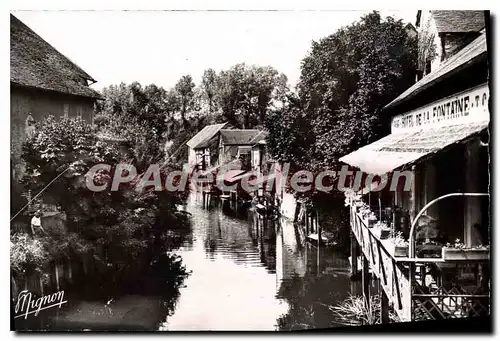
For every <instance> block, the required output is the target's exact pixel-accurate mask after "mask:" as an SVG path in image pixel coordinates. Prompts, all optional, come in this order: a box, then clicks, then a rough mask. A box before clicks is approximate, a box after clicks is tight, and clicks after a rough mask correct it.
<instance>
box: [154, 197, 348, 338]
mask: <svg viewBox="0 0 500 341" xmlns="http://www.w3.org/2000/svg"><path fill="white" fill-rule="evenodd" d="M201 206H202V205H201V198H200V197H195V196H192V197H191V198H190V200H189V203H188V205H187V208H186V209H187V211H189V212H190V213H191V214H192V218H191V219H192V232H191V236H190V238H187V241H186V242H185V243H184V245H183V246H182V247H181V248H180V249H179V250H178V252H176V253H178V254H179V255H180V256H181V257H182V259H183V263H184V265H185V266H186V268H187V270H188V271H191V274H190V276H189V277H188V278H187V279H186V280H185V282H184V287H183V288H181V289H180V296H179V299H178V301H177V302H176V305H175V310H174V312H173V314H172V316H170V317H168V318H167V320H166V322H165V323H163V324H162V325H161V327H160V330H281V329H286V330H288V329H309V328H325V327H332V326H335V325H336V324H335V323H333V322H332V314H331V312H330V311H329V310H328V305H331V304H335V303H338V302H340V301H342V300H343V299H345V298H346V297H347V296H348V294H349V290H350V281H349V264H348V262H347V260H346V259H345V257H344V256H342V255H341V254H340V253H339V252H336V251H335V250H334V249H332V248H329V247H323V246H322V247H321V248H320V249H319V252H318V248H317V246H315V245H311V244H310V243H308V242H305V241H304V240H303V239H304V238H303V236H301V234H300V233H299V231H298V229H297V228H295V227H294V226H293V224H290V223H286V222H285V221H284V220H282V221H281V222H272V221H269V222H264V221H263V220H262V219H258V218H257V215H256V214H252V212H249V213H248V214H246V217H245V214H243V217H241V216H239V217H236V215H238V214H236V213H235V208H233V209H231V208H228V207H227V206H225V207H221V206H222V204H221V203H220V202H216V203H215V205H213V207H210V208H208V209H205V208H202V207H201ZM311 315H312V316H311Z"/></svg>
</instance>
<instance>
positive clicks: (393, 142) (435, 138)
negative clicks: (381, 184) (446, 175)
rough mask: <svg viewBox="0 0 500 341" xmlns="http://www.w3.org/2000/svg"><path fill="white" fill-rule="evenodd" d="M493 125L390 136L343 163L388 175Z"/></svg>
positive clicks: (377, 173) (430, 129) (484, 123)
mask: <svg viewBox="0 0 500 341" xmlns="http://www.w3.org/2000/svg"><path fill="white" fill-rule="evenodd" d="M488 124H489V122H488V121H483V122H473V123H471V122H468V123H462V124H455V125H449V126H440V127H434V128H428V129H421V130H417V131H408V132H401V133H394V134H390V135H388V136H386V137H384V138H382V139H380V140H378V141H376V142H374V143H372V144H369V145H367V146H364V147H362V148H360V149H358V150H356V151H354V152H352V153H350V154H348V155H346V156H343V157H341V158H340V161H342V162H344V163H346V164H348V165H350V166H353V167H356V168H359V169H360V170H362V171H363V172H365V173H369V174H376V175H380V174H384V173H387V172H390V171H393V170H396V169H400V168H403V167H406V166H409V165H411V164H414V163H416V162H418V161H419V160H421V159H422V158H424V157H426V156H428V155H430V154H433V153H437V152H439V151H440V150H442V149H444V148H446V147H449V146H451V145H452V144H454V143H459V142H462V141H464V140H466V139H468V138H469V137H472V136H474V135H476V134H478V133H480V132H481V131H483V130H485V129H486V128H487V127H488Z"/></svg>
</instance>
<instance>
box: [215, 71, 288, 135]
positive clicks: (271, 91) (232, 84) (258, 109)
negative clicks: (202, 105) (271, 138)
mask: <svg viewBox="0 0 500 341" xmlns="http://www.w3.org/2000/svg"><path fill="white" fill-rule="evenodd" d="M286 82H287V78H286V76H285V75H283V74H280V73H278V71H277V70H276V69H274V68H272V67H270V66H267V67H262V66H255V65H253V66H247V65H245V64H244V63H242V64H237V65H235V66H233V67H231V68H230V69H229V70H227V71H221V72H220V74H219V77H218V82H217V83H218V84H217V85H218V86H217V93H216V101H217V103H218V106H219V107H220V108H221V111H222V115H223V116H224V118H225V119H226V120H227V121H228V122H229V123H231V124H232V125H234V126H236V127H241V128H243V129H249V128H253V127H257V126H261V125H263V123H264V120H265V117H266V115H267V114H268V113H269V111H270V109H271V108H272V106H273V105H275V104H276V103H275V102H276V101H280V100H281V101H282V100H284V97H285V94H286V93H287V91H288V89H287V84H286Z"/></svg>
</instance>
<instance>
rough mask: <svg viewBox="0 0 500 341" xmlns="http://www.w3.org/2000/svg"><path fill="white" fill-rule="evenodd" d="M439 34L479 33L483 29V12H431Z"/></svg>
mask: <svg viewBox="0 0 500 341" xmlns="http://www.w3.org/2000/svg"><path fill="white" fill-rule="evenodd" d="M431 13H432V17H433V18H434V22H435V23H436V28H437V31H438V32H439V33H465V32H479V31H481V29H483V28H484V26H485V22H484V11H431Z"/></svg>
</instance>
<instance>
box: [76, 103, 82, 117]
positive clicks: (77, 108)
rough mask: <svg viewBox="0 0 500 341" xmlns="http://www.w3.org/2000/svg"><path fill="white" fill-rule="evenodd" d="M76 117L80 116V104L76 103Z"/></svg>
mask: <svg viewBox="0 0 500 341" xmlns="http://www.w3.org/2000/svg"><path fill="white" fill-rule="evenodd" d="M76 117H78V118H82V106H81V105H78V106H77V107H76Z"/></svg>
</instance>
